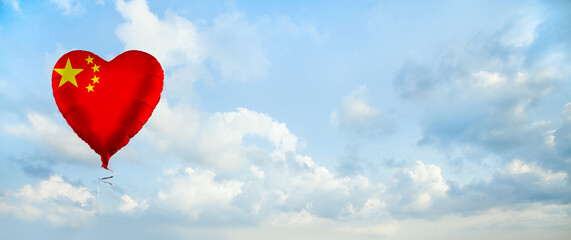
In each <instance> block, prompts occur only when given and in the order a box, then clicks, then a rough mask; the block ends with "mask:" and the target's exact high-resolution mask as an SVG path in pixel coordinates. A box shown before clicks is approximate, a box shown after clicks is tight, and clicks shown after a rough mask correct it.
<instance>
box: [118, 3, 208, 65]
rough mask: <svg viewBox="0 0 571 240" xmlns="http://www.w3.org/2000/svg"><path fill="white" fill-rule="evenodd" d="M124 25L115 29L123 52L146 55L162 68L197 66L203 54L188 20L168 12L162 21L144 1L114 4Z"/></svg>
mask: <svg viewBox="0 0 571 240" xmlns="http://www.w3.org/2000/svg"><path fill="white" fill-rule="evenodd" d="M116 8H117V11H118V12H119V13H120V14H121V16H123V18H124V19H125V20H127V21H126V22H125V23H122V24H121V25H119V27H117V29H116V33H117V36H118V37H119V39H121V41H123V43H125V49H139V50H143V51H146V52H149V53H150V54H152V55H153V56H155V57H156V58H157V60H159V62H160V63H161V64H162V65H163V66H165V67H175V66H179V65H184V64H185V63H194V62H199V61H200V60H201V59H202V56H203V51H202V49H201V48H200V47H199V46H198V34H199V33H198V29H197V28H196V26H195V25H194V24H193V23H192V22H190V21H189V20H187V19H185V18H183V17H180V16H178V15H176V14H175V13H174V12H171V11H167V12H166V14H165V19H159V18H158V17H157V15H155V14H153V13H152V12H151V11H150V9H149V6H148V5H147V3H146V1H145V0H133V1H129V2H125V1H123V0H118V1H117V2H116Z"/></svg>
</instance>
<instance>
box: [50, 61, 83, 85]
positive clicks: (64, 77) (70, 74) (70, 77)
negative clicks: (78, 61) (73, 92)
mask: <svg viewBox="0 0 571 240" xmlns="http://www.w3.org/2000/svg"><path fill="white" fill-rule="evenodd" d="M54 71H56V72H57V73H59V75H61V80H60V81H59V87H61V85H63V84H64V83H66V82H70V83H72V84H73V85H75V86H76V87H77V81H76V80H75V75H77V74H78V73H80V72H81V71H83V69H80V68H76V69H74V68H72V67H71V62H70V61H69V58H68V59H67V63H66V64H65V68H54Z"/></svg>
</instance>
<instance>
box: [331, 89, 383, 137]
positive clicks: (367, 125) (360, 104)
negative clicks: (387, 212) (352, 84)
mask: <svg viewBox="0 0 571 240" xmlns="http://www.w3.org/2000/svg"><path fill="white" fill-rule="evenodd" d="M330 123H331V125H333V126H335V127H338V128H340V129H345V130H349V131H352V132H355V133H358V134H365V135H367V134H372V135H375V134H380V133H388V132H391V131H392V129H391V128H392V127H393V126H392V124H390V123H389V122H387V120H386V118H384V117H383V116H382V115H381V112H380V111H379V109H377V108H375V107H372V106H371V105H370V104H369V103H368V101H367V86H365V85H361V86H359V87H358V88H357V89H355V90H353V91H352V92H351V93H349V95H348V96H346V97H345V98H344V99H343V104H342V107H341V110H340V111H334V112H332V113H331V117H330Z"/></svg>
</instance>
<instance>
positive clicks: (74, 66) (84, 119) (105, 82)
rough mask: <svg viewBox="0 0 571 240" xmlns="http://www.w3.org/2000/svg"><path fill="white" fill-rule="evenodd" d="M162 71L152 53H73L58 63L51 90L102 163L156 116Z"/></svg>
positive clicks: (66, 116)
mask: <svg viewBox="0 0 571 240" xmlns="http://www.w3.org/2000/svg"><path fill="white" fill-rule="evenodd" d="M163 78H164V73H163V69H162V68H161V65H160V64H159V62H158V61H157V60H156V59H155V58H154V57H153V56H152V55H150V54H148V53H145V52H142V51H127V52H124V53H122V54H120V55H119V56H117V57H116V58H115V59H113V60H111V61H109V62H107V61H105V60H104V59H102V58H100V57H99V56H97V55H95V54H93V53H91V52H88V51H81V50H77V51H71V52H68V53H66V54H64V55H63V56H62V57H61V58H60V59H59V60H58V61H57V63H56V64H55V66H54V70H53V73H52V89H53V93H54V98H55V101H56V104H57V106H58V109H59V111H60V112H61V114H62V115H63V117H64V118H65V120H66V121H67V123H68V124H69V126H70V127H71V128H72V129H73V131H74V132H75V133H76V134H77V135H78V136H79V137H80V138H81V139H82V140H83V141H85V142H86V143H87V144H89V146H90V147H91V149H93V150H94V151H95V152H96V153H97V154H99V155H101V163H102V164H101V167H103V168H105V169H108V168H107V165H108V163H109V158H110V157H111V156H113V154H115V153H116V152H117V151H119V149H121V148H122V147H124V146H125V145H127V143H128V142H129V140H130V139H131V138H132V137H133V136H135V134H137V133H138V132H139V130H141V128H142V127H143V124H145V123H146V122H147V120H148V119H149V117H150V116H151V114H152V112H153V110H154V108H155V106H157V104H158V102H159V100H160V97H161V92H162V90H163Z"/></svg>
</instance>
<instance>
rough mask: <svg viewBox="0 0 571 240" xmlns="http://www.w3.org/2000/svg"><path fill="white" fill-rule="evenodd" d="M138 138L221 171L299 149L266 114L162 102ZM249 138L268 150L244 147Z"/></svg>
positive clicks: (291, 137)
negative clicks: (209, 110) (214, 110)
mask: <svg viewBox="0 0 571 240" xmlns="http://www.w3.org/2000/svg"><path fill="white" fill-rule="evenodd" d="M141 135H142V136H146V138H147V139H152V141H153V143H156V144H153V145H155V146H157V147H158V149H159V150H160V151H163V152H165V153H170V154H174V155H177V156H179V157H180V158H182V159H185V160H189V161H193V162H195V163H200V164H204V165H206V166H208V167H213V168H216V169H218V170H221V171H229V170H238V169H244V168H246V167H249V164H250V162H252V161H254V163H255V161H260V158H269V157H270V156H269V155H284V154H286V153H288V152H291V151H295V150H296V149H297V148H298V147H299V142H298V138H297V137H296V136H295V135H293V134H291V133H290V132H289V130H288V129H287V127H286V125H285V124H284V123H281V122H277V121H275V120H274V119H272V118H271V117H270V116H268V115H266V114H263V113H258V112H255V111H251V110H248V109H245V108H238V109H237V110H236V111H235V112H225V113H215V114H211V115H210V114H207V113H204V112H201V111H198V110H194V109H191V108H188V107H185V106H184V105H177V106H174V107H170V106H169V103H168V102H167V101H166V100H164V99H163V100H162V101H161V102H160V103H159V105H158V106H157V108H156V109H155V112H154V113H153V117H152V118H151V119H150V120H149V122H148V124H147V127H145V129H144V130H143V131H142V132H141ZM249 136H256V137H259V138H261V139H262V140H264V141H268V142H269V143H270V145H271V147H272V149H262V148H260V147H257V146H255V145H253V146H245V145H244V139H245V138H247V137H249ZM252 158H256V159H252Z"/></svg>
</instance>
